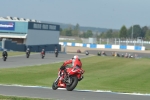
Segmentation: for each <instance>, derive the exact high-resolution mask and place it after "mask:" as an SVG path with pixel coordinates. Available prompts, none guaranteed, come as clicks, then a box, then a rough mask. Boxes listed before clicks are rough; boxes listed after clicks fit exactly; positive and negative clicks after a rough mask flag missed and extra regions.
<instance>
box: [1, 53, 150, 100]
mask: <svg viewBox="0 0 150 100" xmlns="http://www.w3.org/2000/svg"><path fill="white" fill-rule="evenodd" d="M90 52H91V53H92V52H93V51H90ZM93 54H95V52H93ZM73 55H74V54H59V57H58V58H56V57H55V56H54V54H47V55H46V57H45V59H41V57H40V54H33V55H31V56H30V58H28V59H27V58H26V57H25V55H23V56H15V57H9V58H8V59H7V61H6V62H4V61H2V59H1V60H0V68H13V67H21V66H31V65H40V64H48V63H55V62H62V61H64V60H67V59H70V58H72V57H73ZM83 57H86V56H85V55H83V54H81V55H80V58H83ZM79 84H80V83H79ZM0 94H2V95H13V96H25V97H38V98H53V99H56V100H150V95H130V94H120V93H113V92H90V91H77V90H74V91H71V92H69V91H66V90H61V89H58V90H52V89H51V88H47V87H29V86H26V87H24V86H7V85H0Z"/></svg>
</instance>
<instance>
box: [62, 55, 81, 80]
mask: <svg viewBox="0 0 150 100" xmlns="http://www.w3.org/2000/svg"><path fill="white" fill-rule="evenodd" d="M68 64H72V67H78V68H82V62H81V60H80V59H79V56H78V55H75V56H74V57H73V58H72V59H70V60H67V61H65V62H64V63H63V65H62V66H61V67H60V70H64V69H65V67H66V65H68ZM64 71H66V70H64ZM82 78H83V77H82Z"/></svg>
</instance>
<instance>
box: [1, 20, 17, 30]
mask: <svg viewBox="0 0 150 100" xmlns="http://www.w3.org/2000/svg"><path fill="white" fill-rule="evenodd" d="M0 30H10V31H14V30H15V22H7V21H0Z"/></svg>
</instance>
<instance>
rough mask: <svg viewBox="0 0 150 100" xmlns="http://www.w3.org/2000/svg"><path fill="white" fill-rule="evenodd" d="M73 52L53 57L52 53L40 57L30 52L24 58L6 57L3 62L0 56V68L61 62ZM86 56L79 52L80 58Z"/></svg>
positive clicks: (70, 56) (71, 55) (22, 56)
mask: <svg viewBox="0 0 150 100" xmlns="http://www.w3.org/2000/svg"><path fill="white" fill-rule="evenodd" d="M74 55H75V54H69V55H68V54H63V53H62V54H59V55H58V56H59V57H55V55H54V54H53V53H47V54H46V55H45V58H44V59H42V58H41V55H40V54H31V55H30V57H29V58H26V56H25V55H21V56H14V57H8V59H7V61H6V62H4V61H3V60H2V58H0V59H1V60H0V68H12V67H23V66H32V65H41V64H49V63H56V62H62V61H65V60H68V59H71V58H72V57H73V56H74ZM83 57H86V56H85V55H82V54H80V58H83Z"/></svg>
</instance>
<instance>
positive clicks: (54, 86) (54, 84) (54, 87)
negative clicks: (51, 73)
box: [52, 82, 58, 90]
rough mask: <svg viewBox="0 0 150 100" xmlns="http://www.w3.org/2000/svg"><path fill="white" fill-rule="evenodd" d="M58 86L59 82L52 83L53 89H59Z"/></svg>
mask: <svg viewBox="0 0 150 100" xmlns="http://www.w3.org/2000/svg"><path fill="white" fill-rule="evenodd" d="M57 88H58V86H57V84H56V83H55V82H54V83H53V85H52V89H53V90H57Z"/></svg>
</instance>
